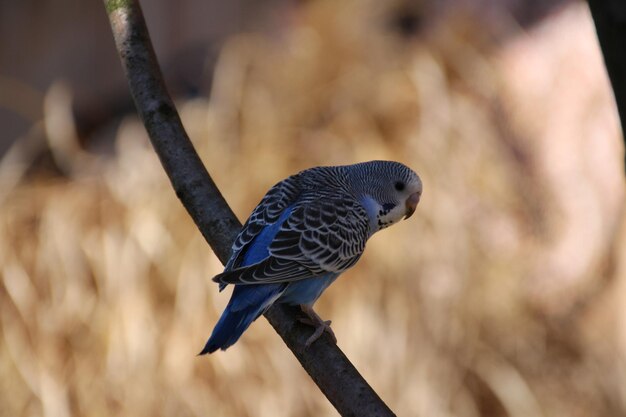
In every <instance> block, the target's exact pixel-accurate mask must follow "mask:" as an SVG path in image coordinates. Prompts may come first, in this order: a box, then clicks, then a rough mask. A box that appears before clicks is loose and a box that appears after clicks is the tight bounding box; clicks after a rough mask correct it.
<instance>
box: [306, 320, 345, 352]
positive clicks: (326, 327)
mask: <svg viewBox="0 0 626 417" xmlns="http://www.w3.org/2000/svg"><path fill="white" fill-rule="evenodd" d="M310 323H311V325H313V326H315V331H314V332H313V334H312V335H311V336H309V338H308V339H307V340H306V342H304V346H305V347H309V346H311V344H312V343H313V342H315V341H316V340H317V339H319V338H320V337H321V336H322V333H324V332H326V333H328V334H329V335H330V338H331V339H332V340H333V343H337V337H336V336H335V332H333V329H331V327H330V323H331V321H330V320H326V321H322V322H320V323H319V324H315V323H313V322H310ZM305 324H306V323H305Z"/></svg>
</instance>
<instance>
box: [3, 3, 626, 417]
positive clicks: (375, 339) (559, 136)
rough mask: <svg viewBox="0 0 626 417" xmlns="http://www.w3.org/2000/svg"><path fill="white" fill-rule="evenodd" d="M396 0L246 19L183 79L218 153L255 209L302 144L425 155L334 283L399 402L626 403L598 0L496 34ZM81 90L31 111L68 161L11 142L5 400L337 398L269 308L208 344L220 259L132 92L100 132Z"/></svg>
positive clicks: (594, 408) (443, 405) (398, 406)
mask: <svg viewBox="0 0 626 417" xmlns="http://www.w3.org/2000/svg"><path fill="white" fill-rule="evenodd" d="M377 4H378V3H375V2H370V3H366V4H365V5H364V3H363V2H357V1H348V2H341V3H337V4H335V3H334V2H311V3H307V5H306V6H303V7H302V9H301V10H299V11H298V13H297V14H294V16H291V19H292V22H291V25H290V27H289V29H286V30H285V31H283V32H281V33H277V34H274V36H273V37H262V36H255V35H240V36H237V37H234V38H231V39H230V40H229V41H228V43H227V44H226V46H225V48H224V50H223V52H222V54H221V56H220V59H219V61H218V64H217V68H216V72H215V79H214V87H213V91H212V94H211V97H210V99H196V100H190V101H181V102H179V103H178V104H179V109H180V111H181V115H182V118H183V121H184V124H185V126H186V127H187V129H188V132H189V134H190V136H191V137H192V138H193V140H194V142H195V143H196V145H197V147H198V149H199V151H200V153H201V155H202V157H203V160H204V161H205V163H206V164H207V166H208V167H209V171H210V172H211V174H212V175H213V176H214V179H215V180H216V182H217V184H218V185H219V186H220V187H221V189H222V191H223V193H224V195H225V196H226V198H227V199H228V201H229V202H230V203H231V205H232V206H233V208H234V209H235V211H236V213H237V214H238V215H239V217H240V219H244V218H245V216H246V215H247V214H248V213H249V212H250V210H251V209H252V208H253V206H254V205H255V204H256V203H257V202H258V200H259V199H260V198H261V196H262V194H263V193H264V191H265V190H266V189H267V188H269V187H270V186H271V185H273V184H274V183H275V182H276V181H277V180H279V179H281V178H283V177H285V176H287V175H289V174H291V173H293V172H295V171H298V170H300V169H303V168H306V167H309V166H314V165H321V164H324V165H331V164H343V163H353V162H356V161H362V160H369V159H395V160H400V161H403V162H405V163H407V164H409V165H410V166H412V167H413V168H414V169H415V170H416V171H417V172H418V173H419V174H420V175H421V177H422V179H423V182H424V188H425V191H424V196H423V199H422V203H421V204H420V207H419V208H418V211H417V213H416V215H415V216H414V217H413V218H411V220H410V221H407V222H403V223H401V224H400V225H398V226H396V227H394V228H392V229H390V230H388V231H385V232H384V233H381V234H380V235H378V236H376V237H374V238H373V239H372V241H371V242H370V244H369V246H368V250H367V251H366V255H365V257H364V258H363V259H362V261H361V262H360V263H359V265H358V266H357V267H355V268H354V269H353V270H351V271H350V272H348V273H346V274H345V275H344V276H343V277H342V279H340V280H339V281H338V282H337V283H335V284H334V285H333V287H332V288H331V289H329V290H328V291H327V292H326V294H325V296H324V297H322V299H321V300H320V301H319V302H318V304H317V311H318V312H319V313H320V314H321V315H322V316H323V317H326V318H332V320H333V327H334V330H335V333H336V334H337V336H338V339H339V345H340V347H341V348H342V349H343V350H344V351H345V352H346V353H347V355H348V356H349V357H350V358H351V359H352V360H353V362H354V363H355V364H356V366H357V368H359V369H360V370H361V371H362V373H363V374H364V375H365V377H366V379H367V380H368V381H370V383H371V384H372V385H373V386H374V388H375V389H376V390H377V391H378V392H379V393H380V395H381V396H382V397H383V398H384V399H385V400H386V402H387V403H388V404H389V405H390V406H391V408H392V409H394V410H395V411H396V413H397V414H398V415H399V416H429V417H433V416H468V417H469V416H479V415H482V416H511V417H516V416H520V417H521V416H524V417H527V416H623V415H626V388H624V387H626V377H625V375H626V367H625V364H624V360H623V358H624V357H625V356H624V355H625V354H626V332H625V330H626V328H625V325H626V320H625V319H626V310H625V309H624V308H623V306H624V305H625V301H626V300H625V299H624V297H625V296H624V294H625V292H624V291H625V290H626V283H625V279H624V278H625V276H624V264H623V256H622V253H623V251H624V249H625V247H624V246H625V244H626V241H625V238H626V231H625V230H624V229H623V228H621V213H622V202H623V197H624V190H623V166H622V162H621V161H622V155H623V150H622V147H621V144H620V135H619V131H618V124H617V123H618V122H617V118H616V114H615V110H614V105H613V103H612V97H611V93H610V90H609V86H608V83H607V80H606V78H605V75H604V73H603V69H602V63H601V59H600V56H599V53H598V51H597V46H596V41H595V37H594V33H593V27H592V25H591V21H590V17H589V15H588V12H587V10H586V8H585V7H584V5H582V4H574V5H572V6H570V7H569V8H567V9H564V10H561V11H560V12H558V13H557V14H556V15H555V16H554V17H552V18H550V19H549V20H548V21H546V22H544V23H543V24H541V25H540V26H538V27H536V28H534V29H533V30H532V31H529V32H524V31H522V30H520V29H515V28H512V29H511V32H512V33H513V34H514V35H516V36H515V37H513V38H511V39H510V40H509V41H508V42H506V43H498V42H494V40H492V39H491V40H490V39H488V37H486V36H485V35H484V34H483V33H482V32H481V31H480V30H479V27H478V26H480V25H479V24H476V22H472V21H468V20H467V19H463V18H462V16H448V17H447V20H446V21H445V24H442V25H439V26H438V27H436V28H433V29H431V30H432V31H431V32H430V35H427V36H425V37H420V38H416V39H415V38H411V39H403V38H402V37H400V36H399V35H397V34H394V33H392V32H390V31H389V30H387V29H386V28H385V27H384V25H383V24H382V23H381V21H380V19H379V17H380V15H381V14H380V13H381V10H379V9H381V8H382V6H376V5H377ZM67 93H68V92H67V91H66V90H65V89H64V88H63V86H59V85H57V86H55V87H53V88H51V90H50V91H49V92H48V94H47V98H46V103H47V105H45V106H44V111H45V120H44V121H43V122H42V123H43V124H41V125H37V126H35V127H34V128H33V129H35V130H42V129H43V130H44V131H45V133H46V136H47V137H48V138H49V139H50V143H51V147H52V150H53V155H54V157H55V160H56V162H57V164H58V165H59V166H60V167H61V168H62V169H63V171H64V172H65V174H66V175H65V177H62V178H61V177H44V176H35V177H31V178H30V179H28V180H22V181H20V182H17V179H18V178H19V177H20V175H21V173H23V168H24V166H23V164H21V162H22V161H20V159H19V158H17V157H16V156H15V154H16V152H13V153H12V154H10V155H11V157H10V158H5V160H4V161H3V162H2V166H0V184H1V185H2V194H1V198H2V200H1V202H0V204H1V208H0V265H1V268H2V269H1V281H0V317H1V320H0V332H1V339H0V416H7V417H9V416H38V415H43V416H48V417H65V416H69V415H85V416H87V415H88V416H95V417H97V416H110V415H119V416H160V415H177V416H195V415H198V416H200V415H202V416H207V415H209V416H255V417H262V416H277V415H285V416H324V415H335V412H334V410H333V409H332V407H331V406H330V405H329V404H328V403H327V401H326V400H325V399H324V398H323V396H322V395H321V394H320V393H319V392H318V390H317V388H316V387H315V386H314V385H313V383H312V382H311V381H310V380H309V379H308V377H307V376H306V374H305V373H304V371H303V370H302V369H301V368H300V366H299V365H298V363H297V362H296V360H295V359H294V358H293V357H292V355H291V354H290V353H289V352H288V350H287V349H286V348H285V347H284V346H283V344H282V342H281V341H280V340H279V338H278V336H277V335H276V334H274V332H273V331H272V330H271V328H270V327H269V326H268V325H267V323H266V322H265V321H264V320H262V319H261V320H258V321H257V322H256V323H255V324H254V325H253V326H252V327H251V328H250V329H249V331H247V332H246V334H245V335H244V337H243V338H242V340H241V341H240V342H239V343H238V344H237V345H235V346H234V347H232V348H231V349H229V350H228V351H227V352H219V353H217V354H215V355H212V356H210V357H201V358H199V357H196V356H195V354H196V353H197V352H198V351H199V350H200V348H201V347H202V345H203V343H204V341H205V338H206V337H207V336H208V334H209V332H210V330H211V328H212V326H213V325H214V324H215V322H216V320H217V318H218V315H219V314H220V312H221V310H222V308H223V307H224V306H225V304H226V302H227V299H228V294H227V293H224V294H219V293H218V292H217V288H216V287H215V286H214V285H213V284H212V283H211V282H210V278H211V276H212V275H213V274H215V273H217V272H219V271H220V268H221V265H220V264H219V262H218V261H217V259H216V258H215V257H214V255H213V254H212V253H211V251H210V249H209V247H208V246H207V245H206V244H205V242H204V241H203V239H202V237H201V236H200V234H199V233H198V231H197V230H196V228H195V226H194V225H193V224H192V222H191V221H190V219H189V218H188V216H187V214H186V213H185V211H184V209H183V208H182V207H181V205H180V203H179V202H178V201H177V199H176V197H175V195H174V193H173V192H172V190H171V188H170V186H169V183H168V181H167V179H166V177H165V175H164V173H163V171H162V169H161V168H160V166H159V163H158V160H157V158H156V156H155V155H154V153H153V151H152V150H151V148H150V146H149V143H148V141H147V138H146V135H145V132H144V131H143V129H142V127H141V125H140V124H139V123H138V121H137V120H136V119H135V118H134V116H129V117H128V118H127V119H126V120H125V121H124V122H123V123H122V125H121V126H120V127H119V129H118V130H117V132H116V139H115V155H114V156H113V157H107V156H98V155H95V154H91V153H87V152H85V151H82V150H80V149H79V148H78V147H77V146H76V145H75V138H74V137H73V127H72V123H71V119H70V118H69V116H68V112H67V111H66V110H67V107H66V106H67V105H68V104H67V103H68V101H67V99H68V98H67ZM64 109H65V110H64ZM17 154H18V155H19V152H17Z"/></svg>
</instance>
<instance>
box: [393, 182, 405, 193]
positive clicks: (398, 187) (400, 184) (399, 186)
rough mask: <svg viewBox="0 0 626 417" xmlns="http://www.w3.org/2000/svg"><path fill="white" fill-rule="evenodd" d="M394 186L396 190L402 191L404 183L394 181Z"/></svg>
mask: <svg viewBox="0 0 626 417" xmlns="http://www.w3.org/2000/svg"><path fill="white" fill-rule="evenodd" d="M394 187H396V190H398V191H402V190H404V183H403V182H402V181H398V182H396V183H395V185H394Z"/></svg>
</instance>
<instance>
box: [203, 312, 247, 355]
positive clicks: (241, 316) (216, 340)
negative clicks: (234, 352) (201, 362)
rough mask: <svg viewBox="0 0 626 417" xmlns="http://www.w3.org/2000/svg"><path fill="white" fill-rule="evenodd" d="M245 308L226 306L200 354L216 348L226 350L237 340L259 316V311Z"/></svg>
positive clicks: (211, 351)
mask: <svg viewBox="0 0 626 417" xmlns="http://www.w3.org/2000/svg"><path fill="white" fill-rule="evenodd" d="M247 310H248V309H246V310H243V311H242V310H239V311H232V310H231V309H230V306H228V307H226V310H224V313H222V317H220V320H219V321H218V322H217V325H216V326H215V329H213V333H211V337H210V338H209V340H208V341H207V342H206V345H205V346H204V349H202V352H200V355H204V354H206V353H213V352H215V351H216V350H218V349H222V350H226V348H228V347H229V346H231V345H233V344H234V343H235V342H236V341H237V340H239V337H241V335H242V334H243V332H245V331H246V329H247V328H248V326H250V323H252V322H253V321H254V320H255V319H256V318H257V317H258V316H259V313H256V312H249V311H247ZM251 313H252V314H251Z"/></svg>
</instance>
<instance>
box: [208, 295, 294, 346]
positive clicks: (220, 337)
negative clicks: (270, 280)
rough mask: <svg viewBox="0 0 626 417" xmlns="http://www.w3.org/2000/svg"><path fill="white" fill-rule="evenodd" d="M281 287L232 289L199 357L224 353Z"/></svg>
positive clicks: (269, 303)
mask: <svg viewBox="0 0 626 417" xmlns="http://www.w3.org/2000/svg"><path fill="white" fill-rule="evenodd" d="M285 287H286V286H285V285H284V284H277V285H263V286H256V285H255V286H236V287H235V290H234V291H233V295H232V297H231V299H230V301H229V302H228V305H227V306H226V308H225V309H224V312H223V313H222V317H220V319H219V321H218V322H217V324H216V325H215V328H214V329H213V333H211V337H209V340H208V341H207V342H206V345H205V346H204V349H202V352H200V353H199V355H204V354H206V353H213V352H215V351H216V350H218V349H222V350H226V349H227V348H228V347H229V346H232V345H233V344H234V343H235V342H236V341H237V340H239V338H240V337H241V335H242V334H243V332H245V331H246V329H247V328H248V326H250V324H251V323H252V322H253V321H254V320H256V319H257V318H258V317H259V316H260V315H261V314H263V312H265V310H267V308H269V307H270V306H271V305H272V304H273V303H274V301H275V300H276V299H277V298H278V297H279V296H280V295H281V294H282V293H283V291H284V289H285Z"/></svg>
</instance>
